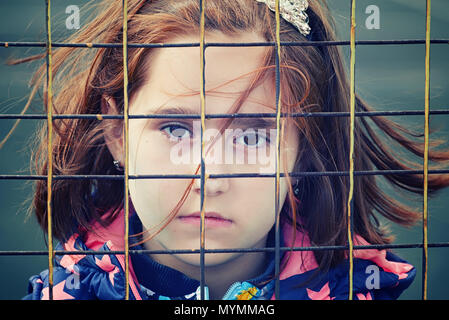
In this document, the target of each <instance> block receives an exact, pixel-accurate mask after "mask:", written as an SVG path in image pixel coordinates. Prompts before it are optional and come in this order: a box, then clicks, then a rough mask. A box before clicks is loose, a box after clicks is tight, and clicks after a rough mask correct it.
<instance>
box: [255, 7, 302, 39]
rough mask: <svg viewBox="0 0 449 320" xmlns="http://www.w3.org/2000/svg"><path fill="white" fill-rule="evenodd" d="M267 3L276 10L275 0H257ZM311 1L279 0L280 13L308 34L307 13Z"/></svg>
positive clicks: (272, 9)
mask: <svg viewBox="0 0 449 320" xmlns="http://www.w3.org/2000/svg"><path fill="white" fill-rule="evenodd" d="M256 1H257V2H261V3H265V4H266V5H267V6H268V8H270V10H271V11H274V12H275V11H276V1H275V0H256ZM308 7H309V3H308V2H307V0H279V13H280V15H281V16H282V18H284V19H285V20H286V21H288V22H290V23H291V24H293V25H294V26H295V27H296V28H297V29H298V31H299V32H300V33H301V34H302V35H303V36H307V35H308V34H309V33H310V27H309V16H308V15H307V13H306V10H307V8H308Z"/></svg>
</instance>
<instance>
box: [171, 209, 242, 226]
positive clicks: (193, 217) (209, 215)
mask: <svg viewBox="0 0 449 320" xmlns="http://www.w3.org/2000/svg"><path fill="white" fill-rule="evenodd" d="M178 219H179V220H180V221H182V222H184V223H187V224H194V225H200V223H201V212H194V213H192V214H188V215H182V216H179V217H178ZM204 223H205V226H206V227H227V226H231V225H232V224H233V221H232V220H230V219H227V218H224V217H223V216H222V215H220V214H218V213H216V212H205V213H204Z"/></svg>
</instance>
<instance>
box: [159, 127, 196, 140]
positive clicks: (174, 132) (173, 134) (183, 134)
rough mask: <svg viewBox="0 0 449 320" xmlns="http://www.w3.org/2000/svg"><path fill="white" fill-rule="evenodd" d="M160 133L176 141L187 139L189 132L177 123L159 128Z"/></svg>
mask: <svg viewBox="0 0 449 320" xmlns="http://www.w3.org/2000/svg"><path fill="white" fill-rule="evenodd" d="M160 130H161V131H162V132H164V133H166V134H167V135H168V136H169V137H170V138H173V139H176V140H182V139H189V138H190V130H189V129H188V128H186V127H185V126H183V125H181V124H177V123H172V124H168V125H166V126H163V127H161V129H160Z"/></svg>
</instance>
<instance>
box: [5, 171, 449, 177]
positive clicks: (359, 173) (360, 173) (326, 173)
mask: <svg viewBox="0 0 449 320" xmlns="http://www.w3.org/2000/svg"><path fill="white" fill-rule="evenodd" d="M428 172H429V174H449V169H438V170H428ZM393 174H424V170H360V171H354V176H373V175H393ZM347 175H349V171H320V172H292V173H289V176H290V177H315V176H347ZM275 176H276V174H274V173H222V174H210V175H209V178H211V179H214V178H215V179H220V178H274V177H275ZM280 176H281V177H285V173H282V172H281V173H280ZM124 177H125V176H124V175H100V174H98V175H96V174H92V175H82V174H80V175H54V176H53V179H54V180H85V179H92V180H123V179H124ZM200 178H201V175H199V174H152V175H129V180H143V179H200ZM45 179H47V176H46V175H15V174H2V175H0V180H45Z"/></svg>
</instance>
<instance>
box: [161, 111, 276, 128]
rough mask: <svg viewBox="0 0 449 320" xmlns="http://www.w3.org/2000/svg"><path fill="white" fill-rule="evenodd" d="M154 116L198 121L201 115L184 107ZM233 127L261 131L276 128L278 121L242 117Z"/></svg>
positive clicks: (234, 121) (233, 122) (233, 123)
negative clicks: (258, 129)
mask: <svg viewBox="0 0 449 320" xmlns="http://www.w3.org/2000/svg"><path fill="white" fill-rule="evenodd" d="M154 114H156V115H167V116H168V117H167V118H187V119H192V116H195V117H194V119H197V118H196V116H199V114H198V113H197V112H195V110H193V109H189V108H184V107H164V108H161V109H159V110H157V111H155V112H154ZM210 115H212V114H210ZM248 115H252V113H248ZM170 116H172V117H170ZM212 116H213V115H212ZM221 119H224V118H221ZM232 125H233V126H236V127H241V128H260V129H263V128H276V120H275V119H272V118H262V117H257V116H249V117H248V118H244V117H242V118H235V119H233V120H232Z"/></svg>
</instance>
